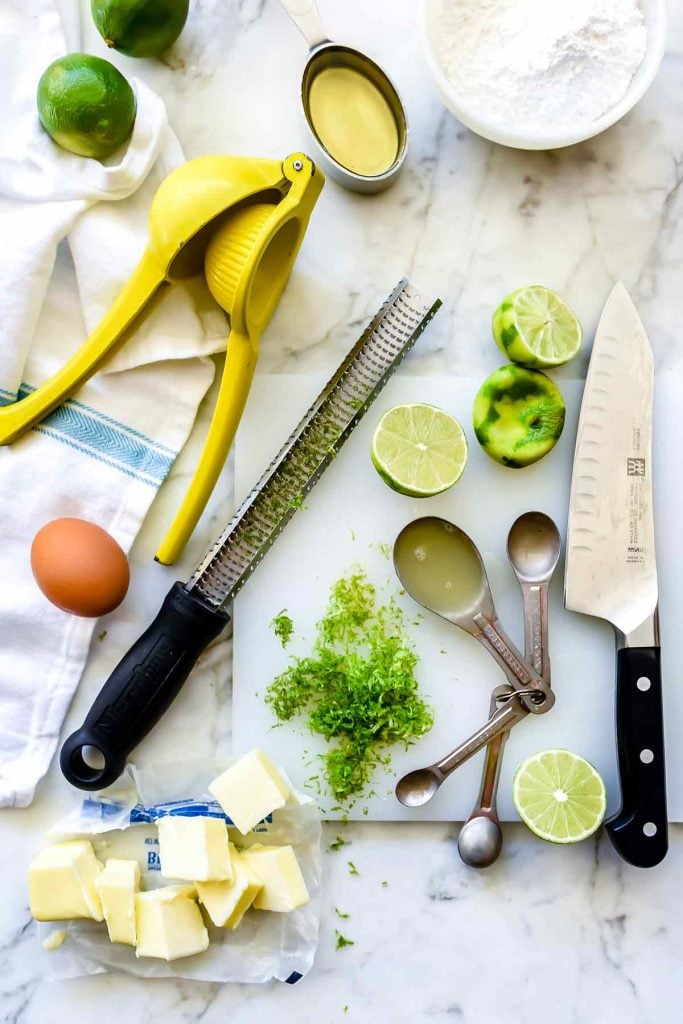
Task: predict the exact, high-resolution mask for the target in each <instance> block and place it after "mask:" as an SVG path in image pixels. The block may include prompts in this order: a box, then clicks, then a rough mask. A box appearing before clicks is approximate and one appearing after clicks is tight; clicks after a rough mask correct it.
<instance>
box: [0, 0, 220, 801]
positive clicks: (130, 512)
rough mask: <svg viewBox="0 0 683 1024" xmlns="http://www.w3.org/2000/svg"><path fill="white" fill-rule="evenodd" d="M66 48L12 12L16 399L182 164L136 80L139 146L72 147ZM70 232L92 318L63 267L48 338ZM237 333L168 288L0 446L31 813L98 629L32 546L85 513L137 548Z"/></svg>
mask: <svg viewBox="0 0 683 1024" xmlns="http://www.w3.org/2000/svg"><path fill="white" fill-rule="evenodd" d="M66 50H67V44H66V40H65V36H64V33H63V30H62V25H61V22H60V19H59V15H58V13H57V9H56V7H55V5H54V3H53V0H3V3H2V4H0V92H1V93H2V95H4V96H5V98H6V103H5V108H4V110H3V122H4V123H3V128H2V133H0V403H7V402H10V401H14V400H15V399H16V398H17V397H19V398H21V397H23V396H25V395H26V394H28V393H29V392H30V391H31V390H32V389H33V388H35V387H36V386H38V385H39V384H40V383H41V382H42V381H43V380H45V379H46V378H47V377H48V376H50V374H51V373H52V372H54V370H56V369H57V368H58V367H59V366H60V365H62V364H63V363H64V362H65V360H66V358H67V357H68V356H69V355H70V354H71V353H72V352H73V351H74V350H75V349H76V348H77V347H78V345H79V344H80V343H81V342H82V341H83V339H84V337H85V335H86V333H87V331H88V330H91V329H92V328H93V327H94V326H95V324H96V323H97V322H98V320H99V319H100V317H101V316H102V314H103V313H104V312H105V311H106V309H107V308H108V306H109V304H110V303H111V301H112V300H113V298H114V297H115V296H116V294H117V292H118V291H119V289H120V287H121V286H122V284H123V283H124V282H125V280H126V279H127V277H128V276H129V274H130V272H131V271H132V269H133V267H134V266H135V264H136V263H137V261H138V259H139V258H140V256H141V254H142V251H143V249H144V246H145V242H146V237H147V235H146V219H147V211H148V209H149V203H150V201H151V198H152V196H153V195H154V191H155V190H156V187H157V186H158V184H159V182H160V181H161V180H162V179H163V178H164V177H165V176H166V174H167V173H168V172H169V171H170V170H171V169H172V168H173V167H174V166H176V165H177V164H178V163H180V162H182V160H183V155H182V151H181V150H180V147H179V145H178V142H177V140H176V138H175V136H174V134H173V132H172V131H171V129H170V128H169V126H168V123H167V118H166V111H165V108H164V104H163V102H162V101H161V99H160V98H159V97H158V96H156V95H155V93H153V92H152V91H151V90H150V89H149V88H147V87H146V86H145V85H144V84H143V83H142V82H139V81H137V80H135V79H132V84H133V88H134V89H135V94H136V99H137V113H136V121H135V128H134V131H133V135H132V137H131V140H130V142H129V143H128V145H127V146H126V147H125V149H124V151H123V152H122V154H119V155H115V156H114V157H113V158H111V160H109V161H108V162H107V165H106V166H105V165H104V164H102V163H100V162H98V161H95V160H88V159H85V158H82V157H77V156H74V155H72V154H69V153H66V152H65V151H63V150H61V149H60V148H59V147H58V146H56V145H55V144H54V143H53V142H52V140H51V139H50V138H49V137H48V136H47V135H46V134H45V132H43V130H42V128H41V127H40V124H39V121H38V118H37V114H36V108H35V92H36V85H37V82H38V79H39V77H40V75H41V73H42V71H43V70H44V68H45V67H46V66H47V65H48V64H49V63H50V62H51V61H52V60H54V59H55V57H57V56H59V55H60V53H64V52H66ZM65 237H68V243H69V246H70V249H71V254H72V257H73V262H74V266H75V270H76V278H77V282H78V291H79V296H80V305H81V309H82V317H81V316H74V301H73V296H72V295H71V294H69V295H66V294H61V295H60V293H59V287H62V288H64V284H63V281H62V278H63V275H61V276H60V282H61V283H60V282H57V283H55V284H53V287H52V289H51V291H50V299H49V303H48V306H49V309H50V313H51V315H50V320H49V323H48V324H47V327H46V329H45V331H44V332H43V331H41V332H40V333H41V336H39V337H36V325H37V324H38V320H39V316H40V313H41V308H42V306H43V303H44V299H45V295H46V290H47V288H48V283H49V281H50V277H51V274H52V270H53V266H54V262H55V255H56V252H57V247H58V244H59V243H60V241H61V240H62V239H64V238H65ZM84 321H85V322H84ZM43 323H45V320H43ZM225 333H226V328H225V319H224V315H223V314H222V313H221V312H220V310H218V309H217V307H216V306H215V303H213V302H212V300H211V299H210V298H209V297H208V293H207V291H206V288H205V286H204V285H203V284H201V283H193V284H191V285H190V286H189V289H188V288H184V287H175V288H172V289H168V290H167V293H166V294H165V295H164V296H163V297H162V299H161V301H160V302H158V303H155V306H154V310H153V312H152V314H151V315H150V316H148V317H146V318H145V320H144V322H143V323H142V324H141V327H140V329H139V330H138V331H136V333H135V336H134V337H133V338H132V339H131V340H130V341H128V342H127V343H126V345H124V346H123V348H122V349H121V351H120V353H119V354H118V355H117V356H116V357H115V358H114V359H112V360H111V362H110V363H108V364H107V365H106V367H105V370H104V372H101V373H99V374H98V375H97V376H96V377H95V378H93V379H92V380H91V381H90V382H89V383H88V384H86V385H85V386H84V387H83V388H81V389H80V391H79V392H78V393H77V394H76V395H75V396H74V398H73V399H72V400H70V401H69V402H67V403H66V404H65V405H64V406H62V407H61V408H59V409H57V410H56V411H55V412H53V413H52V414H51V415H50V416H49V417H48V418H47V419H46V420H45V421H43V423H41V424H39V425H38V426H37V427H36V428H35V429H34V430H32V431H30V432H29V433H28V434H27V435H25V436H24V437H23V438H22V439H20V440H19V441H17V442H15V443H14V444H13V445H12V446H11V447H5V448H2V449H0V652H1V656H0V806H8V805H17V806H24V805H26V804H28V803H30V801H31V799H32V797H33V794H34V791H35V787H36V785H37V783H38V781H39V779H40V778H41V777H42V775H44V773H45V771H46V770H47V767H48V765H49V762H50V760H51V758H52V756H53V754H54V751H55V747H56V744H57V740H58V736H59V730H60V726H61V724H62V721H63V719H64V715H65V713H66V710H67V708H68V705H69V702H70V700H71V698H72V695H73V692H74V690H75V688H76V686H77V684H78V680H79V678H80V676H81V673H82V670H83V666H84V663H85V659H86V657H87V653H88V647H89V643H90V639H91V636H92V632H93V629H94V625H95V623H94V621H93V620H88V619H79V618H75V617H73V616H69V615H67V614H65V613H64V612H61V611H59V610H58V609H56V608H54V607H53V606H52V605H50V604H49V603H48V602H47V601H46V599H45V598H44V597H43V596H42V594H41V593H40V591H39V590H38V587H37V586H36V584H35V582H34V580H33V577H32V575H31V570H30V564H29V552H30V546H31V541H32V539H33V536H34V535H35V533H36V531H37V530H38V529H39V528H40V527H41V526H42V525H43V524H44V523H46V522H48V521H49V520H51V519H53V518H55V517H58V516H78V517H81V518H83V519H88V520H91V521H92V522H95V523H98V524H99V525H100V526H102V527H104V529H106V530H108V531H109V532H110V533H111V534H112V535H113V536H114V537H115V538H116V539H117V540H118V542H119V543H120V544H121V545H122V547H123V548H124V550H126V551H128V550H129V548H130V547H131V545H132V542H133V540H134V538H135V536H136V534H137V532H138V529H139V527H140V524H141V522H142V520H143V518H144V516H145V514H146V513H147V511H148V509H149V506H150V504H151V502H152V500H153V498H154V496H155V494H156V491H157V489H158V487H159V485H160V484H161V482H162V481H163V479H164V477H165V476H166V474H167V473H168V471H169V469H170V467H171V465H172V463H173V460H174V458H175V456H176V454H177V453H178V451H179V450H180V448H181V447H182V446H183V444H184V443H185V441H186V439H187V436H188V434H189V432H190V430H191V427H192V424H193V422H194V419H195V415H196V411H197V407H198V405H199V402H200V401H201V399H202V397H203V396H204V394H205V392H206V390H207V388H208V387H209V385H210V383H211V380H212V378H213V372H214V368H213V363H212V361H211V360H209V359H206V358H203V357H205V356H206V355H208V354H210V353H213V352H216V351H219V350H220V349H221V348H222V347H223V346H224V345H225Z"/></svg>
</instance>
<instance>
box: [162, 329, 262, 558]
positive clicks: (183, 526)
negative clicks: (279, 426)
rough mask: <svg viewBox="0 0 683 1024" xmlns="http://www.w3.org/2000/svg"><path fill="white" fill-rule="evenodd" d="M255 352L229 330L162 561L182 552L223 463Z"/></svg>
mask: <svg viewBox="0 0 683 1024" xmlns="http://www.w3.org/2000/svg"><path fill="white" fill-rule="evenodd" d="M257 354H258V353H257V349H256V346H255V343H252V341H250V340H249V339H248V338H246V337H244V336H243V335H242V334H239V333H237V332H236V331H232V332H231V334H230V337H229V339H228V347H227V351H226V356H225V367H224V369H223V377H222V380H221V386H220V390H219V392H218V398H217V399H216V407H215V409H214V411H213V416H212V417H211V423H210V425H209V431H208V434H207V436H206V442H205V444H204V449H203V451H202V454H201V456H200V459H199V462H198V463H197V468H196V470H195V472H194V476H193V477H192V480H191V481H190V486H189V487H188V489H187V492H186V494H185V497H184V498H183V501H182V504H181V506H180V508H179V509H178V511H177V513H176V516H175V519H174V520H173V522H172V523H171V525H170V527H169V528H168V532H167V533H166V536H165V537H164V539H163V541H162V542H161V544H160V545H159V549H158V551H157V553H156V555H155V558H156V560H157V562H161V563H162V564H163V565H172V564H173V562H175V560H176V559H177V558H178V556H179V555H180V553H181V552H182V550H183V548H184V547H185V544H186V543H187V541H188V540H189V538H190V535H191V534H192V531H193V530H194V528H195V526H196V525H197V522H198V520H199V517H200V516H201V514H202V512H203V511H204V508H205V506H206V503H207V501H208V500H209V498H210V496H211V493H212V491H213V489H214V487H215V485H216V481H217V480H218V477H219V476H220V473H221V470H222V469H223V466H224V465H225V460H226V459H227V457H228V452H229V451H230V448H231V446H232V442H233V441H234V439H235V434H236V433H237V428H238V426H239V422H240V419H241V418H242V413H243V411H244V406H245V405H246V402H247V397H248V395H249V388H250V387H251V382H252V379H253V376H254V369H255V368H256V358H257Z"/></svg>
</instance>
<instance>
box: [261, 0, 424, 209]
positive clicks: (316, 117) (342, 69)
mask: <svg viewBox="0 0 683 1024" xmlns="http://www.w3.org/2000/svg"><path fill="white" fill-rule="evenodd" d="M280 2H281V3H282V6H283V7H284V8H285V10H286V11H287V13H288V14H289V16H290V18H291V19H292V21H293V22H294V24H295V25H296V26H297V28H298V29H299V31H300V32H301V34H302V35H303V37H304V39H305V40H306V42H307V43H308V46H309V55H308V60H307V61H306V64H305V66H304V71H303V75H302V77H301V102H302V105H303V111H304V117H305V118H306V122H307V124H308V127H309V129H310V132H311V135H312V136H313V141H314V143H315V146H316V149H317V154H318V162H319V163H320V165H321V166H322V168H323V170H325V171H326V172H327V173H328V174H329V175H330V177H332V178H334V179H335V180H336V181H337V182H339V184H340V185H343V186H344V187H345V188H349V189H352V190H353V191H354V192H380V191H381V190H382V189H385V188H387V187H388V186H389V185H390V184H391V183H392V182H393V181H394V180H395V178H396V176H397V174H398V173H399V171H400V169H401V167H402V166H403V162H404V160H405V156H406V151H407V147H408V122H407V119H406V114H405V109H404V107H403V103H402V102H401V98H400V96H399V94H398V92H397V90H396V86H395V85H394V84H393V82H392V81H391V79H390V78H389V76H388V75H387V73H386V72H385V71H384V70H383V69H382V68H381V67H380V66H379V64H376V63H375V61H374V60H372V59H371V58H370V57H368V56H367V54H365V53H363V52H362V51H361V50H356V49H354V48H353V47H351V46H343V45H342V44H340V43H335V42H333V41H332V40H331V39H329V37H328V36H327V33H326V32H325V29H324V28H323V25H322V22H321V20H320V15H319V14H318V9H317V7H316V5H315V0H280Z"/></svg>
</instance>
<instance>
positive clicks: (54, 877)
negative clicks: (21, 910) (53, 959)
mask: <svg viewBox="0 0 683 1024" xmlns="http://www.w3.org/2000/svg"><path fill="white" fill-rule="evenodd" d="M101 870H102V865H101V864H100V862H99V861H98V859H97V857H96V856H95V851H94V850H93V847H92V843H90V842H89V841H88V840H87V839H72V840H70V841H68V842H66V843H55V845H54V846H48V847H47V848H46V849H45V850H41V852H40V853H39V854H38V856H37V857H34V859H33V861H32V862H31V866H30V867H29V869H28V891H29V905H30V907H31V913H32V914H33V916H34V917H35V919H36V920H37V921H66V920H68V919H69V918H72V917H90V918H92V919H93V920H94V921H101V920H102V905H101V903H100V897H99V893H98V891H97V885H96V882H97V877H98V875H99V874H100V872H101Z"/></svg>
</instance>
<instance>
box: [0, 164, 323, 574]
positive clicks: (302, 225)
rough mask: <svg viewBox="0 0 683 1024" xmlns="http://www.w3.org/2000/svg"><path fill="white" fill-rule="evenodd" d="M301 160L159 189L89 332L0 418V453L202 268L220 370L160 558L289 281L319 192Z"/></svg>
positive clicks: (181, 531)
mask: <svg viewBox="0 0 683 1024" xmlns="http://www.w3.org/2000/svg"><path fill="white" fill-rule="evenodd" d="M324 180H325V178H324V175H323V173H322V171H320V169H319V168H316V167H315V165H314V164H313V162H312V161H311V160H310V158H309V157H307V156H305V155H304V154H303V153H293V154H291V155H290V156H288V157H287V158H286V159H285V160H284V161H279V160H257V159H251V158H246V157H233V156H205V157H199V158H198V159H196V160H191V161H189V162H188V163H186V164H183V165H182V166H181V167H179V168H178V169H177V170H175V171H173V172H172V173H171V174H169V176H168V177H167V178H166V179H165V180H164V181H163V182H162V183H161V185H160V186H159V189H158V190H157V193H156V195H155V197H154V199H153V201H152V204H151V207H150V212H149V240H148V244H147V248H146V249H145V252H144V254H143V256H142V259H141V260H140V262H139V263H138V265H137V267H136V269H135V270H134V271H133V274H132V276H131V277H130V279H129V281H128V283H127V284H126V285H125V287H124V289H123V291H122V292H121V294H120V295H119V296H118V298H117V299H116V301H115V302H114V304H113V305H112V307H111V309H110V310H109V312H108V313H107V314H106V316H105V317H104V318H103V320H102V321H101V322H100V323H99V324H98V326H97V327H96V328H95V330H94V331H93V333H92V334H91V335H90V336H89V338H88V339H87V340H86V341H85V342H84V343H83V345H82V346H81V347H80V348H79V349H78V351H77V352H76V353H75V354H74V355H73V356H72V357H71V359H69V360H68V361H67V362H66V363H65V365H64V366H63V367H62V368H61V369H60V370H59V371H58V372H57V373H56V374H54V376H53V377H51V378H50V379H49V380H47V381H46V382H45V383H44V384H41V385H40V387H38V388H37V389H36V390H35V391H33V392H32V393H31V394H30V395H28V396H27V397H26V398H23V399H21V400H20V401H18V402H14V403H13V404H12V405H8V406H5V407H3V408H2V409H0V444H11V443H12V441H14V440H16V439H17V438H18V437H20V436H21V435H22V434H24V433H25V432H26V431H27V430H29V429H30V428H31V427H32V426H33V425H34V424H35V423H38V422H39V421H40V420H42V419H44V417H45V416H47V415H48V414H49V413H50V412H52V410H53V409H55V408H56V407H57V406H58V405H61V403H62V402H64V401H66V399H67V398H69V397H70V396H71V395H72V394H73V393H74V392H75V391H76V390H77V389H78V388H79V387H80V385H81V384H83V383H84V382H85V381H86V380H88V379H89V378H90V377H91V376H92V375H93V374H94V373H95V372H96V370H97V369H98V368H99V367H100V366H101V364H102V363H103V362H104V361H105V360H106V359H107V358H109V357H110V356H111V355H113V353H114V352H115V351H116V350H117V348H118V347H119V346H120V345H121V344H122V343H123V342H124V341H125V334H126V332H127V331H128V330H129V329H130V328H131V327H132V326H133V325H134V321H135V320H136V319H137V318H138V317H139V316H140V315H141V314H142V313H143V311H144V310H145V307H147V306H148V305H149V302H150V300H151V298H152V296H153V295H155V293H156V292H157V291H158V290H159V289H160V288H161V287H162V285H169V284H173V283H174V282H176V281H180V280H182V279H183V278H188V277H191V276H193V275H195V274H197V273H200V272H201V271H202V270H203V271H204V273H205V274H206V280H207V283H208V286H209V289H210V291H211V293H212V295H213V297H214V298H215V299H216V301H217V302H218V303H219V305H220V306H221V307H222V308H223V309H224V310H225V311H226V312H227V313H228V315H229V317H230V333H229V336H228V343H227V350H226V357H225V368H224V370H223V377H222V380H221V384H220V389H219V393H218V398H217V401H216V407H215V409H214V413H213V417H212V419H211V424H210V426H209V431H208V434H207V438H206V443H205V445H204V449H203V451H202V454H201V456H200V459H199V462H198V464H197V467H196V469H195V473H194V476H193V478H192V481H191V482H190V486H189V488H188V490H187V493H186V495H185V497H184V499H183V502H182V504H181V506H180V508H179V510H178V512H177V513H176V516H175V518H174V520H173V522H172V524H171V526H170V527H169V530H168V532H167V534H166V536H165V538H164V540H163V541H162V543H161V545H160V547H159V550H158V551H157V554H156V558H157V560H158V561H159V562H163V563H164V564H166V565H170V564H171V563H172V562H174V561H175V559H176V558H177V557H178V555H179V554H180V552H181V551H182V550H183V547H184V546H185V544H186V542H187V540H188V538H189V536H190V534H191V533H192V531H193V529H194V527H195V525H196V523H197V520H198V519H199V517H200V515H201V513H202V510H203V509H204V506H205V505H206V502H207V500H208V498H209V496H210V494H211V492H212V490H213V488H214V485H215V483H216V480H217V479H218V476H219V474H220V471H221V468H222V466H223V464H224V462H225V459H226V457H227V454H228V451H229V450H230V446H231V444H232V442H233V439H234V436H235V433H236V431H237V426H238V424H239V421H240V417H241V415H242V411H243V409H244V405H245V403H246V400H247V395H248V393H249V388H250V385H251V380H252V377H253V374H254V368H255V365H256V358H257V355H258V347H259V339H260V336H261V334H262V332H263V330H264V328H265V327H266V325H267V323H268V321H269V320H270V318H271V316H272V314H273V311H274V310H275V306H276V305H277V302H278V300H279V298H280V295H281V294H282V291H283V289H284V287H285V284H286V282H287V278H288V277H289V272H290V270H291V268H292V264H293V263H294V260H295V258H296V254H297V252H298V251H299V247H300V245H301V242H302V240H303V236H304V234H305V231H306V227H307V226H308V221H309V217H310V215H311V211H312V209H313V207H314V206H315V203H316V200H317V198H318V196H319V195H320V190H321V189H322V186H323V184H324Z"/></svg>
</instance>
